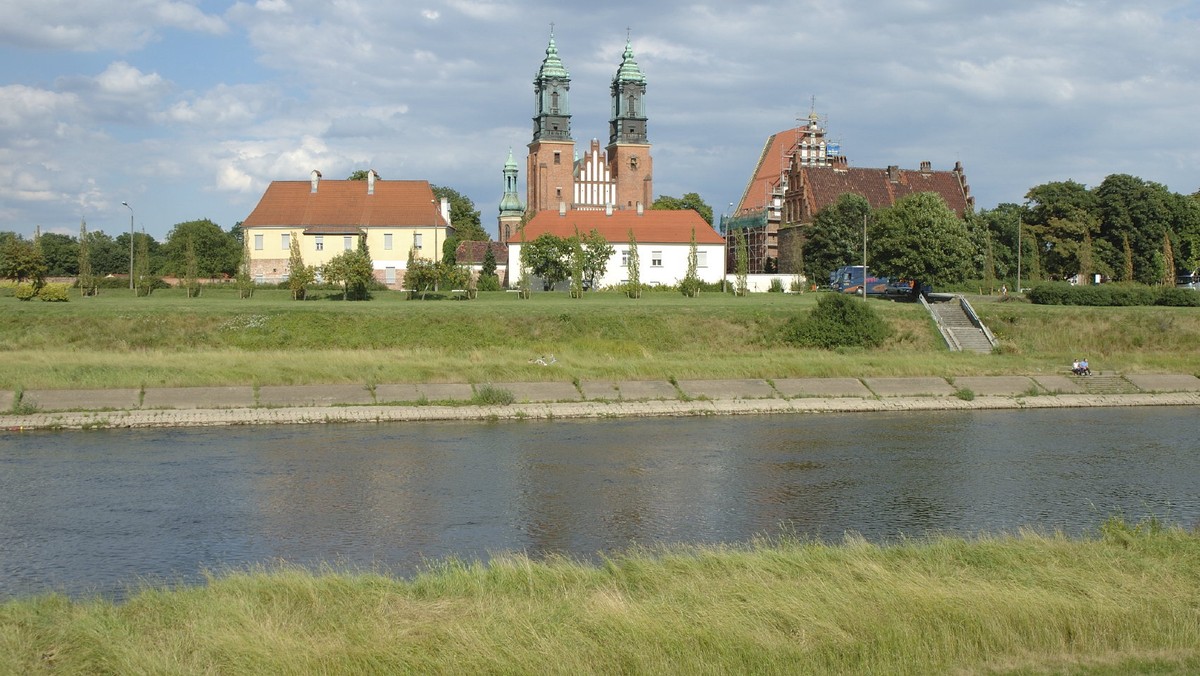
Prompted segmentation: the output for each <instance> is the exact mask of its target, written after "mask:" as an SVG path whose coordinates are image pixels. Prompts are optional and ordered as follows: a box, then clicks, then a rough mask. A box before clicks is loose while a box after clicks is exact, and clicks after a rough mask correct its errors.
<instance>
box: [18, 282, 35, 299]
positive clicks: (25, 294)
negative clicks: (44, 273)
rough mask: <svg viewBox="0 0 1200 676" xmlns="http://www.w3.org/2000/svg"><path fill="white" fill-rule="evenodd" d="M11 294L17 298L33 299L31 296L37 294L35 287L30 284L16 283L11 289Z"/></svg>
mask: <svg viewBox="0 0 1200 676" xmlns="http://www.w3.org/2000/svg"><path fill="white" fill-rule="evenodd" d="M13 295H14V296H16V298H17V300H33V297H34V296H36V295H37V289H36V288H35V287H34V286H33V285H32V284H18V285H17V286H16V288H14V289H13Z"/></svg>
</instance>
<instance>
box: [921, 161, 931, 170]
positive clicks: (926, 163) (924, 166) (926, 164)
mask: <svg viewBox="0 0 1200 676" xmlns="http://www.w3.org/2000/svg"><path fill="white" fill-rule="evenodd" d="M921 171H933V163H932V162H930V161H929V160H925V161H923V162H921Z"/></svg>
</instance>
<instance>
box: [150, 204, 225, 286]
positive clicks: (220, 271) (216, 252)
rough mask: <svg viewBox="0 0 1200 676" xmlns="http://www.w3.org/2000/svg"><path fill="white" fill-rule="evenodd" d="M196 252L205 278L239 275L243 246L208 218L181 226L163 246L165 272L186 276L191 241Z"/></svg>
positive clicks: (176, 227)
mask: <svg viewBox="0 0 1200 676" xmlns="http://www.w3.org/2000/svg"><path fill="white" fill-rule="evenodd" d="M189 241H190V242H191V243H192V246H193V247H194V248H195V251H196V268H197V271H198V273H199V275H200V276H202V277H220V276H225V275H233V274H235V273H236V272H237V266H238V261H239V259H240V256H239V255H238V250H239V248H240V247H239V246H238V243H237V240H236V239H234V237H233V235H232V234H230V233H228V232H225V231H224V230H222V229H221V227H220V226H219V225H217V224H216V223H213V222H212V221H210V220H208V219H207V218H205V219H201V220H198V221H186V222H184V223H177V224H175V227H173V228H171V232H170V233H168V234H167V240H166V242H164V243H163V245H162V256H163V258H164V267H163V271H164V272H167V273H173V274H176V275H182V274H183V273H184V268H185V267H186V266H187V246H188V242H189Z"/></svg>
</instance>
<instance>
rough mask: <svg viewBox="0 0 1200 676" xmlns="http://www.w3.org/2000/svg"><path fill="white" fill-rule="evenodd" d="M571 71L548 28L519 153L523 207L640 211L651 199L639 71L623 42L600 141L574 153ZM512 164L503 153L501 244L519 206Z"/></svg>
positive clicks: (531, 209)
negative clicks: (528, 132) (529, 135)
mask: <svg viewBox="0 0 1200 676" xmlns="http://www.w3.org/2000/svg"><path fill="white" fill-rule="evenodd" d="M570 89H571V76H570V74H569V73H568V72H567V68H566V66H564V65H563V62H562V59H560V58H559V56H558V47H557V45H556V44H555V42H554V34H553V33H551V34H550V42H549V44H548V45H547V46H546V57H545V58H544V59H543V60H542V65H541V68H539V69H538V71H537V74H536V75H535V76H534V80H533V90H534V94H535V104H534V117H533V139H532V141H531V142H530V144H529V155H528V157H527V158H526V174H525V177H526V193H525V194H526V197H527V198H528V200H529V202H528V211H529V212H531V213H532V214H537V213H538V212H541V211H558V212H560V213H565V212H567V211H606V212H610V213H611V212H612V211H621V210H630V211H639V212H640V211H642V210H643V209H645V208H648V207H649V205H650V204H651V202H652V201H653V195H654V187H653V172H652V168H653V162H652V160H651V157H650V141H649V140H648V139H647V136H646V105H645V96H646V76H645V75H644V74H643V73H642V70H641V68H640V67H638V64H637V60H636V59H634V56H633V48H632V46H631V45H630V43H629V40H628V39H626V41H625V52H624V54H622V56H621V64H620V66H618V68H617V72H616V75H614V76H613V80H612V88H611V95H612V109H611V118H610V119H609V129H608V145H607V146H605V147H604V148H603V149H601V147H600V141H599V140H598V139H592V141H591V144H590V146H589V147H588V149H587V151H586V152H584V153H583V154H582V156H577V154H576V149H575V140H574V139H573V138H572V137H571V105H570ZM516 177H517V165H516V162H515V161H514V160H513V158H512V153H511V152H510V153H509V158H508V162H506V163H505V165H504V196H503V198H502V199H501V202H500V232H499V235H500V241H501V242H503V243H507V242H508V241H509V240H510V239H511V238H512V237H513V233H514V232H515V230H516V226H517V225H518V224H519V223H520V222H521V218H522V216H523V215H524V212H525V211H526V208H524V207H523V206H522V205H521V201H520V197H519V196H518V195H517V188H516V185H517V178H516Z"/></svg>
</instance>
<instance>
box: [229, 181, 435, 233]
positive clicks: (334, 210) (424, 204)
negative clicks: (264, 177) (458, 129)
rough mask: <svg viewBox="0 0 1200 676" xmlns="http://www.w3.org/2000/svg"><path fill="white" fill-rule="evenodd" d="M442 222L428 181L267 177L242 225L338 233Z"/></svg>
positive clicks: (432, 224)
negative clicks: (370, 190) (371, 183)
mask: <svg viewBox="0 0 1200 676" xmlns="http://www.w3.org/2000/svg"><path fill="white" fill-rule="evenodd" d="M435 225H436V226H439V227H441V226H445V225H446V221H445V220H444V219H443V218H442V213H441V209H440V205H439V203H438V201H437V200H436V198H434V196H433V190H432V189H431V188H430V187H429V182H428V181H382V180H378V181H375V194H374V195H368V194H367V182H366V181H333V180H329V181H325V180H322V181H321V182H320V183H319V184H318V186H317V192H315V193H314V192H312V184H311V183H310V182H309V181H272V182H271V185H269V186H268V187H267V192H266V193H264V194H263V196H262V199H261V200H259V202H258V206H256V207H254V211H252V212H250V215H249V216H248V217H247V218H246V220H245V221H244V222H243V223H242V227H246V228H250V227H256V226H258V227H261V226H299V227H303V228H305V232H309V233H330V234H343V233H347V232H357V230H358V228H359V227H370V226H376V227H379V226H390V227H406V226H407V227H413V226H427V227H432V226H435Z"/></svg>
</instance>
